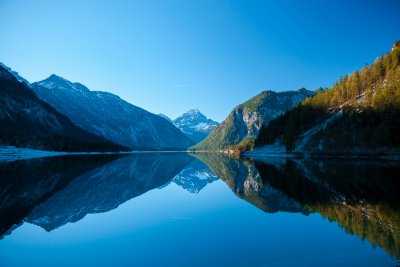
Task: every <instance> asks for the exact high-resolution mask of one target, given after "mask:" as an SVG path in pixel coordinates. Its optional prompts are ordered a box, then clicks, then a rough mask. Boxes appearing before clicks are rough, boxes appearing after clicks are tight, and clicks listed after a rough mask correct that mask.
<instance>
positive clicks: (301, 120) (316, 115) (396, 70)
mask: <svg viewBox="0 0 400 267" xmlns="http://www.w3.org/2000/svg"><path fill="white" fill-rule="evenodd" d="M399 61H400V41H397V42H396V43H395V44H394V45H393V47H392V51H391V52H389V53H387V54H386V55H384V56H383V57H380V58H378V59H376V61H375V62H374V63H373V64H371V65H366V66H365V67H364V68H363V69H362V70H361V71H354V72H353V73H352V74H351V75H350V76H347V75H346V76H343V77H341V78H340V79H339V81H338V82H337V83H335V84H334V85H333V86H332V88H329V89H328V88H327V89H324V90H320V91H318V92H317V94H316V95H315V96H314V97H311V98H308V99H306V100H305V101H304V102H302V103H301V104H299V105H297V106H296V107H294V108H293V109H291V110H290V111H288V112H286V113H285V114H283V115H281V116H279V117H277V118H276V119H274V120H272V121H271V122H270V123H269V124H268V125H266V126H265V127H263V128H262V129H261V130H260V135H259V137H258V138H257V139H256V141H255V145H256V147H260V146H265V145H269V144H282V145H284V147H285V148H286V151H287V152H307V151H308V152H328V153H342V152H343V153H347V152H365V151H367V152H385V151H388V150H389V151H397V148H398V147H399V146H400V63H399Z"/></svg>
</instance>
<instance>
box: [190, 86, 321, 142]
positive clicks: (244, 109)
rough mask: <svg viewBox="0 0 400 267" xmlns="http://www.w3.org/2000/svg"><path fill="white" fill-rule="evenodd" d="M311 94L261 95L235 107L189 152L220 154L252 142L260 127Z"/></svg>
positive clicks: (272, 93)
mask: <svg viewBox="0 0 400 267" xmlns="http://www.w3.org/2000/svg"><path fill="white" fill-rule="evenodd" d="M313 94H314V92H312V91H309V90H307V89H305V88H301V89H299V90H296V91H284V92H275V91H271V90H269V91H263V92H261V93H260V94H258V95H256V96H254V97H252V98H251V99H249V100H247V101H245V102H244V103H242V104H239V105H238V106H236V107H235V108H234V109H233V110H232V111H231V113H230V114H229V115H228V117H227V118H226V119H225V120H224V121H223V122H222V123H221V124H220V125H219V126H217V127H216V128H215V129H214V131H213V132H212V133H211V134H210V135H209V136H208V137H207V138H206V139H204V140H203V141H202V142H200V143H199V144H196V145H195V146H193V147H192V148H191V149H193V150H220V149H226V148H228V147H230V146H234V145H238V144H240V143H242V142H244V143H245V142H247V141H250V142H252V140H254V139H256V138H257V136H258V133H259V130H260V128H261V127H262V126H263V125H265V124H268V123H269V121H270V120H272V119H273V118H275V117H277V116H279V115H280V114H283V113H284V112H285V111H287V110H289V109H290V108H291V107H293V106H295V105H297V104H299V103H300V102H301V101H303V100H304V99H306V98H307V97H309V96H311V95H313Z"/></svg>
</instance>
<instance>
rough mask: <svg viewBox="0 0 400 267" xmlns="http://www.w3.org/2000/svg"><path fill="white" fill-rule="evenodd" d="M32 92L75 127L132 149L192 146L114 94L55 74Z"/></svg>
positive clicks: (33, 86)
mask: <svg viewBox="0 0 400 267" xmlns="http://www.w3.org/2000/svg"><path fill="white" fill-rule="evenodd" d="M30 88H31V89H32V90H33V91H34V92H35V93H36V94H37V95H38V97H39V98H40V99H42V100H43V101H45V102H47V103H49V104H50V105H52V106H53V107H55V108H56V109H57V110H58V111H59V112H61V113H63V114H65V115H66V116H67V117H68V118H70V119H71V121H73V122H74V123H75V124H76V125H78V126H80V127H81V128H83V129H85V130H87V131H89V132H91V133H94V134H97V135H99V136H102V137H104V138H106V139H108V140H111V141H113V142H115V143H118V144H121V145H123V146H127V147H129V148H131V149H138V150H185V149H186V148H187V147H189V146H191V145H192V144H193V142H191V141H190V140H189V139H188V138H187V137H186V136H185V135H184V134H182V133H181V132H180V131H179V130H178V129H176V128H175V127H174V126H173V125H171V124H170V123H168V122H166V121H165V120H164V119H161V118H160V117H159V116H157V115H155V114H152V113H150V112H148V111H146V110H144V109H142V108H140V107H137V106H135V105H132V104H130V103H128V102H126V101H125V100H123V99H121V98H120V97H119V96H117V95H114V94H112V93H108V92H102V91H91V90H89V89H88V88H87V87H86V86H84V85H82V84H80V83H76V82H75V83H73V82H70V81H68V80H66V79H64V78H62V77H60V76H57V75H54V74H53V75H51V76H50V77H48V78H47V79H44V80H42V81H39V82H35V83H32V84H31V85H30Z"/></svg>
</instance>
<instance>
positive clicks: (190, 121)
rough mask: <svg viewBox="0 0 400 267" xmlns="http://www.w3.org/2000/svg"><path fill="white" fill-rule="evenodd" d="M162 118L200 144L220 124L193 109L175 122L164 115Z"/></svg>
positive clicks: (161, 115)
mask: <svg viewBox="0 0 400 267" xmlns="http://www.w3.org/2000/svg"><path fill="white" fill-rule="evenodd" d="M159 116H160V117H163V118H164V119H166V120H168V121H170V122H172V123H173V124H174V125H175V126H176V127H177V128H178V129H179V130H181V131H182V132H183V133H184V134H185V135H186V136H187V137H189V138H190V139H191V140H192V141H193V142H194V143H198V142H200V141H201V140H203V139H204V138H206V137H207V136H208V134H209V133H210V132H211V131H212V130H213V129H214V128H215V127H217V126H218V124H219V123H218V122H216V121H213V120H211V119H208V118H207V117H206V116H204V115H203V114H202V113H201V112H200V111H199V110H198V109H191V110H189V111H188V112H185V113H183V114H182V115H181V116H179V117H178V118H176V119H175V120H171V119H170V118H169V117H168V116H166V115H164V114H159Z"/></svg>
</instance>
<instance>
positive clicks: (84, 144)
mask: <svg viewBox="0 0 400 267" xmlns="http://www.w3.org/2000/svg"><path fill="white" fill-rule="evenodd" d="M0 96H1V97H0V123H1V125H2V127H1V128H0V146H1V147H2V150H7V148H10V147H13V148H29V149H35V150H46V151H63V152H123V151H125V152H129V151H188V150H190V151H212V152H226V153H247V154H265V155H277V154H278V155H311V156H321V155H323V156H360V155H361V156H373V157H375V156H379V157H380V156H391V157H398V156H399V154H400V41H397V42H395V43H394V45H393V47H392V48H391V50H390V51H389V52H387V53H386V54H385V55H383V56H381V57H379V58H377V59H376V60H375V62H374V63H372V64H371V65H365V67H364V68H362V69H361V70H355V71H354V72H353V73H352V74H350V75H344V76H342V77H340V78H339V79H338V81H337V82H336V83H335V84H334V85H333V86H332V87H331V88H319V89H317V90H315V91H311V90H307V89H305V88H300V89H296V90H291V91H284V92H282V91H280V92H276V91H271V90H269V91H262V92H261V93H260V94H258V95H256V96H254V97H253V98H251V99H249V100H247V101H245V102H243V103H242V104H239V105H237V106H236V107H234V108H233V109H232V111H231V112H230V113H229V114H228V116H227V117H226V119H225V120H224V121H222V122H221V123H218V122H216V121H214V120H213V119H212V118H207V117H206V116H205V115H203V114H202V113H201V112H200V111H199V110H198V109H195V108H194V109H191V110H189V111H187V112H185V113H183V114H182V115H181V116H179V117H177V118H175V119H173V118H169V117H167V116H166V115H164V114H158V115H156V114H153V113H151V112H148V111H146V110H144V109H142V108H140V107H138V106H136V105H133V104H131V103H128V102H127V101H125V100H123V99H121V98H120V97H119V96H117V95H114V94H112V93H108V92H102V91H94V90H90V89H89V88H87V87H86V86H85V85H83V84H81V83H78V82H71V81H68V80H67V79H64V78H62V77H60V76H57V75H54V74H53V75H51V76H50V77H48V78H46V79H44V80H42V81H38V82H33V83H29V82H28V81H27V80H26V79H24V78H23V77H20V76H19V75H18V73H17V72H15V71H14V70H12V69H11V68H9V67H8V66H6V65H4V64H1V65H0ZM227 97H229V96H227Z"/></svg>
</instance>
